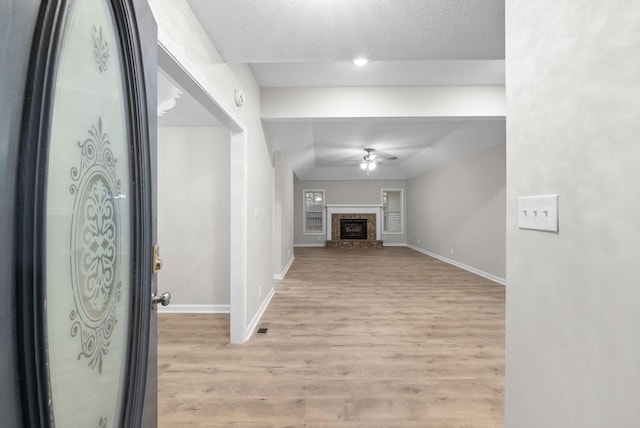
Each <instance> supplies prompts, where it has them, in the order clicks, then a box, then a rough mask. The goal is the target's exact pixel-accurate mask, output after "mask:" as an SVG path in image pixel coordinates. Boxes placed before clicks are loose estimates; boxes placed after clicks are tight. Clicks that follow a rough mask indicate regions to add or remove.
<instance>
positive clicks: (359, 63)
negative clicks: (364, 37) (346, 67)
mask: <svg viewBox="0 0 640 428" xmlns="http://www.w3.org/2000/svg"><path fill="white" fill-rule="evenodd" d="M368 62H369V60H368V59H366V58H356V59H354V60H353V63H354V64H355V65H357V66H360V67H362V66H363V65H367V63H368Z"/></svg>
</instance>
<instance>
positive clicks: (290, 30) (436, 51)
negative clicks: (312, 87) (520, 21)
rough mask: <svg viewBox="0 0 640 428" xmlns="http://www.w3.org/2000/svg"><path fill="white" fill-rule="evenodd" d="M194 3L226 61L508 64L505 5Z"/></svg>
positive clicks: (279, 0)
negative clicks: (472, 61)
mask: <svg viewBox="0 0 640 428" xmlns="http://www.w3.org/2000/svg"><path fill="white" fill-rule="evenodd" d="M188 2H189V5H190V6H191V8H192V9H193V10H194V12H195V13H196V15H197V16H198V18H199V19H200V21H201V22H202V24H203V26H204V29H205V31H206V32H207V34H208V35H209V37H210V38H211V40H212V41H213V43H214V44H215V45H216V46H217V47H218V50H219V51H220V54H221V55H222V57H223V58H224V59H225V61H227V62H242V63H277V62H288V63H290V62H335V61H350V60H352V59H353V58H354V57H356V56H366V57H368V58H369V59H370V60H371V61H416V60H444V59H456V60H457V59H466V60H469V59H504V31H505V30H504V29H505V26H504V1H497V0H464V1H462V0H254V1H229V0H188Z"/></svg>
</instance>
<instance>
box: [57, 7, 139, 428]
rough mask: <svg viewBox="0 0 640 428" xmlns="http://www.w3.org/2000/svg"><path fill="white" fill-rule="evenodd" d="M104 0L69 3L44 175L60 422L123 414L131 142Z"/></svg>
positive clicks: (102, 421) (86, 422)
mask: <svg viewBox="0 0 640 428" xmlns="http://www.w3.org/2000/svg"><path fill="white" fill-rule="evenodd" d="M119 46H120V40H119V36H118V31H117V26H116V23H115V19H114V16H113V12H112V9H111V4H110V2H109V1H106V0H71V1H68V2H67V9H66V11H65V18H64V25H63V27H62V33H61V38H60V44H59V46H58V56H57V63H56V65H55V73H54V76H55V81H54V87H53V92H52V93H53V95H52V106H51V126H50V140H49V157H48V166H47V181H46V183H47V184H46V195H45V200H46V221H45V236H46V254H45V266H46V274H45V276H46V313H45V323H46V345H47V362H48V368H49V377H50V397H51V410H52V415H53V416H52V418H53V422H54V425H55V426H58V427H96V428H98V427H100V428H102V427H111V426H119V425H120V423H121V420H122V412H123V399H124V396H125V391H124V390H125V385H126V376H127V364H128V361H129V360H128V357H127V354H128V344H129V338H130V332H129V329H130V322H129V318H130V302H131V278H132V273H131V268H132V266H131V263H130V253H131V245H132V244H131V243H132V237H131V230H132V227H131V205H130V204H131V201H130V198H128V195H130V194H131V186H132V184H131V180H130V165H131V154H130V153H131V150H130V147H131V141H130V132H129V129H128V119H127V118H128V110H127V105H128V103H127V91H126V85H125V78H124V75H123V70H124V67H123V64H122V55H121V52H120V48H119Z"/></svg>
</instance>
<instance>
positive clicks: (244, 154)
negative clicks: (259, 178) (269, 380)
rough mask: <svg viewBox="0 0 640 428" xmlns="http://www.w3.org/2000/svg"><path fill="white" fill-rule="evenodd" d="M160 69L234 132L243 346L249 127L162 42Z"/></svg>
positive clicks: (236, 274) (234, 268) (233, 295)
mask: <svg viewBox="0 0 640 428" xmlns="http://www.w3.org/2000/svg"><path fill="white" fill-rule="evenodd" d="M158 66H159V67H160V68H162V69H163V70H164V71H165V72H167V73H168V74H169V76H171V78H173V79H174V80H175V81H176V82H178V83H179V84H180V86H182V87H183V88H184V90H185V91H187V92H189V93H190V94H191V96H193V98H195V99H196V100H197V101H198V102H200V104H202V106H203V107H204V108H206V109H207V110H208V111H209V112H210V113H211V114H212V115H213V116H214V117H215V118H216V119H218V121H219V122H220V123H222V124H223V125H224V126H226V127H227V128H229V130H230V131H231V146H230V182H231V188H230V191H231V201H230V205H229V208H230V225H229V231H230V236H231V240H230V245H229V265H230V266H229V269H230V272H229V287H230V289H229V312H230V327H229V335H230V342H231V343H233V344H242V343H244V342H246V341H247V340H248V339H249V337H250V336H251V331H250V329H248V327H247V251H248V241H247V207H248V189H247V183H248V179H247V173H248V168H247V162H248V140H247V131H246V127H245V126H244V125H243V124H242V122H241V121H240V120H239V119H238V118H237V117H236V115H235V113H234V112H233V111H232V110H231V109H229V108H228V107H226V106H224V103H222V102H221V101H220V98H219V96H216V94H211V93H209V92H207V91H206V90H205V89H204V87H203V86H202V85H201V84H200V83H199V82H198V80H197V79H196V77H195V76H194V75H193V74H192V73H191V72H190V71H189V70H187V69H186V68H184V67H183V66H182V64H181V63H180V61H179V60H178V59H177V58H176V57H175V56H174V55H173V54H172V53H171V51H170V49H169V48H168V47H167V46H165V45H164V44H163V43H162V42H161V41H158Z"/></svg>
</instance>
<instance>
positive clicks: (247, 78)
mask: <svg viewBox="0 0 640 428" xmlns="http://www.w3.org/2000/svg"><path fill="white" fill-rule="evenodd" d="M149 4H150V6H151V9H152V11H153V14H154V17H155V18H156V21H157V22H158V39H159V42H160V43H161V44H162V46H163V47H164V48H165V49H166V50H167V51H168V52H169V54H170V55H171V57H172V58H173V59H175V60H176V61H177V62H178V63H180V65H181V66H182V68H183V69H184V70H185V71H186V72H187V73H188V74H189V75H190V76H192V77H193V78H194V79H195V80H196V81H197V83H198V87H199V88H201V89H202V90H204V91H205V92H206V93H207V94H208V95H209V96H210V98H211V99H213V100H214V101H215V104H216V105H217V106H219V107H220V108H221V109H222V110H224V112H225V113H226V114H227V116H229V117H231V118H232V119H233V122H234V123H235V124H236V125H235V126H236V127H237V128H241V129H242V130H243V132H242V133H241V134H238V135H239V136H240V137H239V138H238V135H232V137H231V177H232V178H231V188H232V190H231V204H232V210H233V209H235V208H233V207H236V206H237V207H239V208H238V209H239V210H241V212H233V211H232V213H231V223H232V224H231V227H232V230H233V229H234V228H235V227H236V225H238V224H239V223H243V224H242V225H241V226H239V227H238V230H242V231H246V237H241V236H235V237H234V239H235V240H236V241H235V243H236V244H237V245H235V246H234V242H233V240H232V247H233V248H234V249H233V250H232V253H231V259H230V260H231V276H230V277H231V298H230V299H231V304H232V305H233V302H234V296H241V297H242V298H240V299H238V300H242V301H245V303H244V307H242V308H239V310H238V311H235V312H234V309H233V307H232V308H231V310H232V315H231V324H232V328H231V335H232V337H231V340H232V341H233V342H234V343H241V342H243V341H245V340H247V339H248V337H249V335H250V334H251V332H252V329H253V328H254V327H255V325H256V323H257V321H258V320H259V317H260V315H261V313H262V311H263V310H264V309H265V308H266V305H267V304H268V302H269V299H270V297H271V295H272V291H273V218H272V216H273V169H272V163H271V153H270V150H269V147H268V145H267V142H266V140H265V136H264V132H263V129H262V123H261V121H260V88H259V86H258V84H257V83H256V81H255V78H254V76H253V74H252V72H251V69H250V68H249V66H248V65H246V64H226V63H224V62H223V60H222V58H221V56H220V54H219V53H218V51H217V50H216V48H215V46H213V44H212V43H211V42H210V40H209V39H208V38H207V36H206V33H205V32H204V30H203V29H202V26H201V25H200V23H199V21H198V20H197V18H196V17H195V16H194V15H193V12H192V11H191V9H190V8H189V5H188V4H187V2H186V1H185V0H149ZM235 89H241V90H242V91H243V92H244V94H245V99H246V102H245V104H244V105H243V106H242V107H236V106H235V102H234V91H235ZM232 131H234V132H235V130H234V129H232ZM245 172H246V173H245ZM240 207H241V208H240ZM238 243H239V244H238ZM245 297H246V299H245ZM234 313H237V314H240V315H239V316H234ZM237 324H241V325H242V326H243V327H244V331H243V332H242V334H238V333H239V332H238V331H237V330H235V329H234V325H237Z"/></svg>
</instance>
